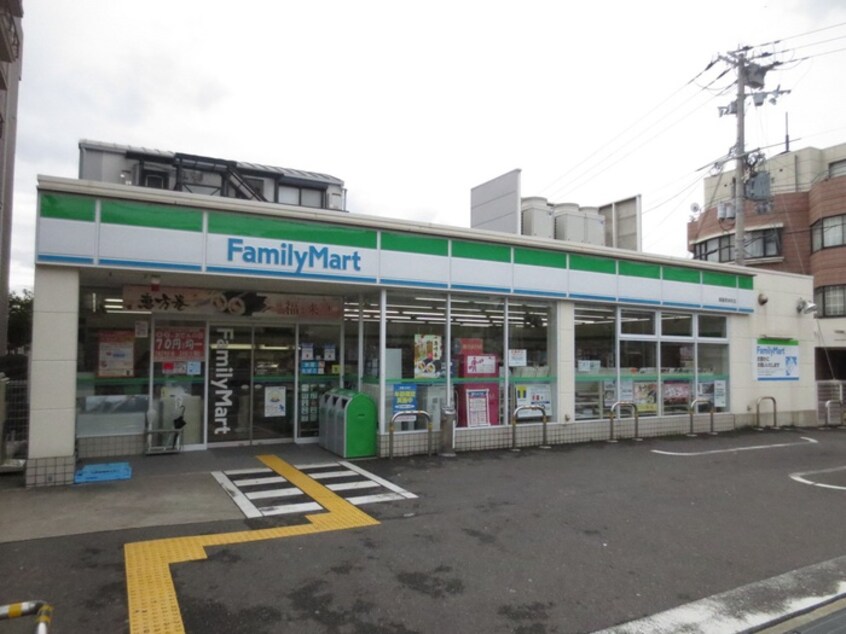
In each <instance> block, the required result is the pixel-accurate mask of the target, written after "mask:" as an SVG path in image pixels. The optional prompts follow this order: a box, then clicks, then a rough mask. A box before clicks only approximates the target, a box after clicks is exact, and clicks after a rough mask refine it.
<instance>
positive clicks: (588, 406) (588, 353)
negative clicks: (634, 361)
mask: <svg viewBox="0 0 846 634" xmlns="http://www.w3.org/2000/svg"><path fill="white" fill-rule="evenodd" d="M616 324H617V320H616V309H614V308H609V307H607V306H587V305H584V306H581V305H580V306H576V312H575V330H576V332H575V340H576V355H575V356H576V367H575V370H576V406H575V410H576V412H575V413H576V420H580V419H581V420H585V419H593V418H604V417H605V415H606V413H607V410H608V408H610V407H611V406H612V405H613V404H614V402H615V401H616V400H617V356H616V353H615V350H616V346H615V341H616V333H617V326H616Z"/></svg>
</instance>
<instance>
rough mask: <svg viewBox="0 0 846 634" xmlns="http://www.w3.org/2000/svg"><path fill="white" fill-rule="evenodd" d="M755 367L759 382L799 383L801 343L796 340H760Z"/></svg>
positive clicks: (756, 349)
mask: <svg viewBox="0 0 846 634" xmlns="http://www.w3.org/2000/svg"><path fill="white" fill-rule="evenodd" d="M755 366H756V369H757V377H758V380H759V381H798V380H799V342H798V341H796V340H795V339H758V342H757V345H756V347H755Z"/></svg>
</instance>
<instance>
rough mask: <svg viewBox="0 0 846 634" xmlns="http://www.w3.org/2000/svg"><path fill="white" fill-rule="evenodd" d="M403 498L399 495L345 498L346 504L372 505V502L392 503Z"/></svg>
mask: <svg viewBox="0 0 846 634" xmlns="http://www.w3.org/2000/svg"><path fill="white" fill-rule="evenodd" d="M404 499H405V496H403V495H400V494H399V493H374V494H373V495H360V496H358V497H353V498H347V502H349V503H350V504H355V505H356V506H358V505H360V504H372V503H373V502H394V501H396V500H404Z"/></svg>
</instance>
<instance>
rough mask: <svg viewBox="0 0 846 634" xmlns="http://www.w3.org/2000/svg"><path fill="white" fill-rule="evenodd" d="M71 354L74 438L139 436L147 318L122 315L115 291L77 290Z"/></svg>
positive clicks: (142, 422)
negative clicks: (75, 348)
mask: <svg viewBox="0 0 846 634" xmlns="http://www.w3.org/2000/svg"><path fill="white" fill-rule="evenodd" d="M80 299H81V305H80V323H79V352H78V355H77V392H76V396H77V416H76V435H77V437H95V436H119V435H131V434H141V433H143V432H144V429H145V425H146V417H147V410H148V409H150V405H149V402H148V392H149V385H150V382H149V375H150V318H149V315H137V314H122V312H123V311H122V300H121V291H120V290H119V289H101V288H83V289H81V293H80Z"/></svg>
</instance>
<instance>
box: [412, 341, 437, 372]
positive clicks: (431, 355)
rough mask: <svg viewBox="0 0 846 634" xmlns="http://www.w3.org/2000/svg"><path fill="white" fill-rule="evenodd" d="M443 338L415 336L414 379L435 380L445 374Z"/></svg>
mask: <svg viewBox="0 0 846 634" xmlns="http://www.w3.org/2000/svg"><path fill="white" fill-rule="evenodd" d="M442 342H443V337H441V335H414V378H415V379H434V378H437V377H439V376H442V372H443V343H442Z"/></svg>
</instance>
